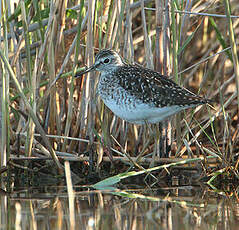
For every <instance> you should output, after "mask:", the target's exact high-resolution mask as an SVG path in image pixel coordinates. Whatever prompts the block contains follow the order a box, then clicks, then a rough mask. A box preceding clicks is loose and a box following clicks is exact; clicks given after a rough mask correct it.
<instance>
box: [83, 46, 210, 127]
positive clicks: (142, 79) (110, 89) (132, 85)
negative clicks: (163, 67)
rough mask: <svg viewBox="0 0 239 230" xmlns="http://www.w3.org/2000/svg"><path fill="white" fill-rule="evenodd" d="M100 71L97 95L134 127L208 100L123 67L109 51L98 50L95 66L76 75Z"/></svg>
mask: <svg viewBox="0 0 239 230" xmlns="http://www.w3.org/2000/svg"><path fill="white" fill-rule="evenodd" d="M92 70H97V71H100V72H101V75H100V79H99V83H98V93H99V95H100V97H101V98H102V100H103V101H104V103H105V104H106V106H107V107H109V108H110V109H111V110H112V111H113V112H114V113H115V114H116V115H117V116H119V117H120V118H122V119H124V120H126V121H129V122H131V123H135V124H144V123H145V122H149V123H157V122H161V121H163V120H165V119H167V118H168V117H170V116H171V115H173V114H175V113H177V112H179V111H181V110H183V109H187V108H191V107H196V106H198V105H201V104H206V103H207V102H208V100H206V99H204V98H202V97H200V96H198V95H196V94H194V93H192V92H190V91H189V90H187V89H185V88H182V87H180V86H179V85H177V84H176V83H175V82H173V81H172V80H170V79H169V78H168V77H166V76H163V75H161V74H160V73H158V72H156V71H153V70H151V69H147V68H143V67H140V66H136V65H130V64H127V63H126V62H125V61H124V59H123V58H121V57H120V56H119V54H118V53H116V52H115V51H113V50H109V49H104V50H101V51H100V52H99V53H98V54H97V55H96V57H95V63H94V65H92V66H91V67H89V68H87V69H86V70H85V71H84V72H82V73H80V74H79V75H82V74H85V73H87V72H90V71H92Z"/></svg>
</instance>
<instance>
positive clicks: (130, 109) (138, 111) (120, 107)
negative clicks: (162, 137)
mask: <svg viewBox="0 0 239 230" xmlns="http://www.w3.org/2000/svg"><path fill="white" fill-rule="evenodd" d="M103 101H104V103H105V105H106V106H107V107H108V108H109V109H110V110H111V111H112V112H113V113H114V114H115V115H117V116H118V117H120V118H121V119H123V120H126V121H128V122H131V123H134V124H145V122H148V123H158V122H161V121H163V120H165V119H167V118H169V117H170V116H172V115H173V114H175V113H178V112H179V111H181V110H183V109H185V108H182V107H180V106H170V107H163V108H157V107H156V108H155V107H151V106H150V105H148V104H143V103H141V104H135V105H134V106H129V105H126V104H124V103H121V104H120V103H117V102H116V101H114V100H103Z"/></svg>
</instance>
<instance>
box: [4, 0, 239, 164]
mask: <svg viewBox="0 0 239 230" xmlns="http://www.w3.org/2000/svg"><path fill="white" fill-rule="evenodd" d="M3 2H4V1H3ZM3 2H2V9H1V17H0V18H1V26H2V27H1V28H2V31H1V47H0V56H1V60H2V62H1V63H2V64H1V75H2V78H1V84H0V85H1V111H0V112H1V114H0V115H1V116H0V117H1V127H0V131H1V142H0V143H1V165H2V166H4V165H6V161H7V159H9V156H8V155H7V153H8V154H9V153H10V154H14V155H15V154H21V155H24V156H37V157H39V156H44V155H47V156H48V155H49V154H51V156H52V157H53V159H54V160H55V163H56V164H57V166H58V167H59V168H61V167H62V166H61V164H60V162H59V161H58V158H57V156H56V153H55V151H56V152H57V154H58V155H61V156H69V155H67V154H71V155H72V156H75V155H76V154H78V155H81V154H83V153H87V154H89V155H87V156H89V160H93V161H95V160H96V161H97V165H98V166H99V165H100V163H101V161H102V159H103V155H104V153H106V154H108V156H110V157H111V156H112V154H113V155H114V156H117V157H119V156H123V155H125V154H127V156H128V157H129V158H130V157H135V156H138V155H139V157H140V158H142V157H143V156H151V157H152V155H154V153H155V151H158V152H159V151H160V149H162V148H161V147H160V146H156V149H155V145H154V144H155V141H154V140H155V138H154V137H153V136H154V135H157V131H155V130H157V129H155V128H153V127H151V126H147V125H145V126H135V125H132V124H129V123H127V122H125V121H122V120H121V119H119V118H117V117H115V116H114V115H113V114H112V112H110V111H109V110H108V109H107V108H106V107H105V106H104V104H103V103H102V101H101V100H100V99H99V97H98V96H97V93H96V86H97V81H98V78H97V73H89V74H88V75H87V76H86V75H85V76H83V77H82V78H80V79H77V80H75V79H74V75H75V73H76V72H77V71H80V67H81V68H82V67H84V66H85V65H87V66H89V65H92V64H93V62H94V54H95V52H97V51H98V50H99V49H102V48H112V49H114V50H116V51H118V52H119V53H120V54H121V55H122V56H124V57H125V58H126V59H127V60H128V61H129V62H131V63H132V62H137V63H140V64H141V65H144V66H148V67H150V68H155V69H157V70H158V71H160V72H162V73H163V74H169V75H170V76H171V77H173V78H174V80H175V81H176V82H177V83H178V84H181V85H182V86H184V87H186V88H188V89H190V90H191V91H194V92H196V93H199V94H200V95H203V96H206V97H207V98H210V99H213V100H215V104H214V106H215V110H211V109H210V108H207V106H204V107H200V108H197V109H195V110H193V111H186V112H184V113H182V114H180V115H179V116H178V117H177V118H176V123H175V121H174V120H173V121H174V122H172V132H171V131H170V132H169V131H167V132H166V133H167V135H166V136H168V137H170V138H172V140H171V144H170V145H171V155H172V156H174V155H175V154H176V156H180V157H183V156H184V155H185V152H187V153H188V154H189V157H193V155H194V154H197V155H204V154H205V149H207V150H208V152H210V151H213V152H216V154H218V155H220V156H221V157H222V159H223V160H224V162H225V163H228V162H229V165H230V164H231V163H232V162H234V157H233V156H234V154H236V152H237V151H238V145H239V144H238V125H237V124H238V100H237V99H236V98H239V96H238V59H237V56H236V52H238V45H237V44H238V29H237V28H238V20H239V18H238V17H236V15H238V7H237V1H235V0H234V1H230V8H229V2H228V1H225V6H226V7H224V4H223V3H222V2H220V1H216V2H217V4H216V6H217V7H215V4H212V3H210V2H208V1H197V2H190V1H162V2H161V1H156V3H155V1H149V0H147V1H132V0H122V1H113V0H112V1H111V0H108V1H107V0H105V1H86V2H85V1H84V0H81V1H80V2H79V1H71V2H68V3H67V4H68V5H65V4H66V2H65V1H61V0H60V1H46V0H44V1H43V0H41V1H35V0H32V1H17V2H18V3H17V5H16V6H14V5H11V4H12V1H10V0H8V1H5V2H6V3H7V4H6V5H4V4H3ZM78 2H79V3H78ZM163 2H164V3H165V4H164V3H163ZM10 5H11V8H10ZM229 9H230V10H229ZM218 12H220V14H219V13H218ZM228 47H231V48H232V51H231V49H226V48H228ZM222 49H225V50H224V51H223V52H221V51H222ZM230 57H232V59H230ZM234 72H235V74H233V73H234ZM9 76H10V80H9ZM236 92H237V93H236ZM185 124H186V125H185ZM175 129H176V130H177V132H175ZM37 133H39V134H40V135H41V138H39V137H38V136H37V135H36V134H37ZM46 134H51V135H54V138H52V136H51V137H49V136H47V135H46ZM68 137H69V138H68ZM70 137H73V138H76V139H74V140H72V139H70ZM157 144H158V145H159V144H161V145H162V143H157ZM39 154H40V155H39ZM228 154H229V155H230V156H228ZM185 156H186V155H185ZM155 157H156V156H155ZM154 159H157V157H156V158H154ZM133 162H134V163H135V165H137V162H135V161H133ZM127 164H128V163H127ZM136 167H137V166H136ZM139 167H141V166H139Z"/></svg>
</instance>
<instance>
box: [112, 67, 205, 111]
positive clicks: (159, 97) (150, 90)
mask: <svg viewBox="0 0 239 230" xmlns="http://www.w3.org/2000/svg"><path fill="white" fill-rule="evenodd" d="M117 74H118V79H119V84H120V86H121V87H123V88H124V89H125V90H127V92H128V93H130V94H131V95H132V96H134V97H135V98H137V99H139V100H141V101H142V102H144V103H152V104H153V105H155V106H157V107H164V106H172V105H180V106H188V105H189V106H193V105H198V104H205V103H207V100H206V99H204V98H202V97H200V96H198V95H196V94H194V93H192V92H190V91H189V90H187V89H185V88H183V87H180V86H179V85H177V84H176V83H175V82H174V81H172V80H170V79H169V78H168V77H166V76H163V75H161V74H159V73H158V72H156V71H153V70H151V69H146V68H142V67H139V66H131V65H128V66H124V67H122V68H121V69H119V70H118V71H117Z"/></svg>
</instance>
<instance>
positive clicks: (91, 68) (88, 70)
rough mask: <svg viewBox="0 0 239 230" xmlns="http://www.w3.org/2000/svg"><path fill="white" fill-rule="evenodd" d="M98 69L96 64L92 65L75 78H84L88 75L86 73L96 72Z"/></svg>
mask: <svg viewBox="0 0 239 230" xmlns="http://www.w3.org/2000/svg"><path fill="white" fill-rule="evenodd" d="M96 67H97V65H96V64H94V65H92V66H90V67H87V68H86V69H85V70H84V71H82V72H79V73H77V74H76V75H75V78H78V77H80V76H82V75H83V74H86V73H88V72H90V71H92V70H95V69H96Z"/></svg>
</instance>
